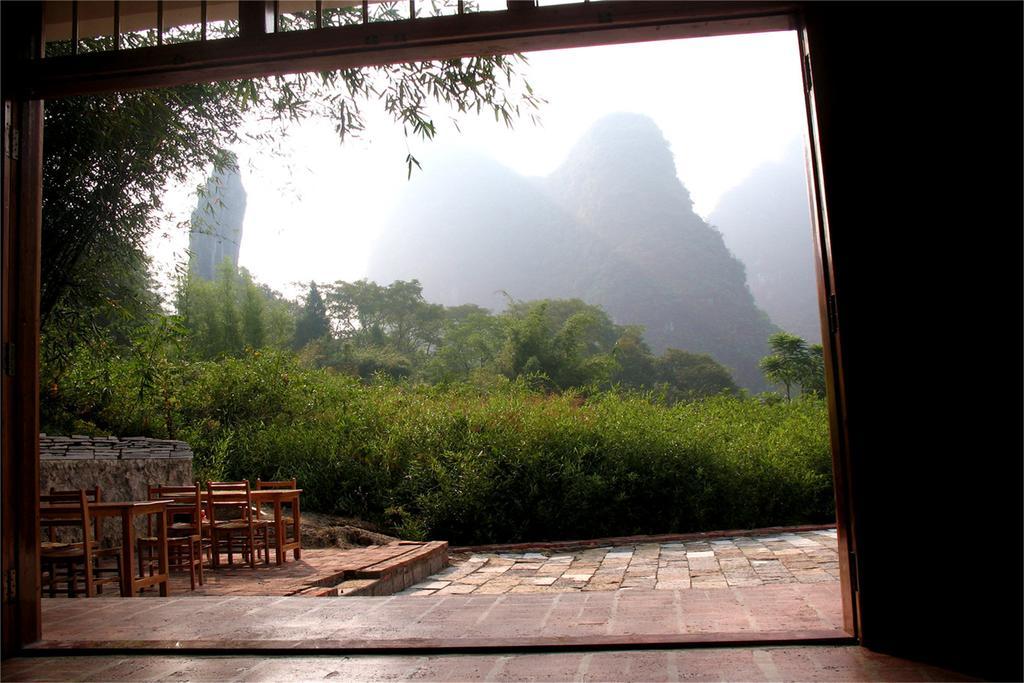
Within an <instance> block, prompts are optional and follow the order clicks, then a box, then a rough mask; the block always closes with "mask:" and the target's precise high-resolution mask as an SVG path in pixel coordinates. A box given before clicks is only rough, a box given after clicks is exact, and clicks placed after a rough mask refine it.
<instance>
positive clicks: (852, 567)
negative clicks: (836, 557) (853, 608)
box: [849, 550, 860, 593]
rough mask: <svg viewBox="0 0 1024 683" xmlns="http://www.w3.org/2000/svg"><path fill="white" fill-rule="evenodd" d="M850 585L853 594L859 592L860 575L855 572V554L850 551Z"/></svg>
mask: <svg viewBox="0 0 1024 683" xmlns="http://www.w3.org/2000/svg"><path fill="white" fill-rule="evenodd" d="M849 557H850V583H851V584H853V592H854V593H859V592H860V575H859V573H858V572H857V554H856V553H854V552H853V551H852V550H851V551H850V556H849Z"/></svg>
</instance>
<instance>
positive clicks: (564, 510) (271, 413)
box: [47, 353, 833, 543]
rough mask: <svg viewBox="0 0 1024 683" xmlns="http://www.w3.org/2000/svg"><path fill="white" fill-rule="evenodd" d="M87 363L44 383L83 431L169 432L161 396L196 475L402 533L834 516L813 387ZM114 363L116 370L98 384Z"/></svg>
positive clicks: (595, 531) (282, 360)
mask: <svg viewBox="0 0 1024 683" xmlns="http://www.w3.org/2000/svg"><path fill="white" fill-rule="evenodd" d="M84 360H85V359H83V362H81V363H78V364H77V365H76V367H77V368H79V370H78V372H77V373H76V374H74V375H71V376H68V377H66V378H65V384H64V385H62V386H61V387H54V388H53V389H52V390H53V392H55V394H54V396H51V397H50V399H51V400H50V401H49V403H50V404H51V405H56V404H59V405H61V406H62V411H59V412H54V411H52V410H51V411H50V413H49V414H48V415H47V418H48V420H49V421H50V423H51V425H53V423H54V422H55V421H57V422H59V421H61V420H63V421H64V422H65V424H64V425H63V429H64V430H67V429H76V430H79V431H81V430H85V429H87V428H88V427H89V426H90V425H89V424H88V423H87V422H85V421H84V420H85V419H93V429H94V431H96V430H98V427H97V425H101V426H105V427H106V429H107V430H109V431H112V432H119V431H122V429H127V428H132V429H138V428H142V429H144V430H145V429H148V430H149V433H152V434H154V435H164V434H163V431H162V430H163V429H164V427H163V425H164V421H162V420H145V419H142V417H140V416H143V415H148V414H153V415H157V414H160V412H161V410H162V409H163V408H164V407H165V404H166V402H167V399H166V397H167V396H168V394H173V401H172V404H173V408H174V411H175V414H174V423H175V424H176V425H179V428H178V434H177V435H176V436H177V437H178V438H183V439H186V440H188V441H189V442H190V443H191V444H192V446H193V448H194V449H195V452H196V468H197V474H198V475H199V476H203V477H225V478H232V479H234V478H243V477H247V478H249V479H255V478H256V477H263V478H278V477H291V476H295V477H297V478H298V479H299V481H300V482H301V484H302V488H303V489H304V495H303V503H304V505H305V506H306V507H307V508H308V509H313V510H320V511H323V512H331V513H338V514H343V515H351V516H357V517H360V518H363V519H366V520H370V521H374V522H377V523H379V524H382V525H383V526H385V527H386V528H388V529H391V530H394V531H396V532H399V533H401V534H402V535H404V536H406V537H423V538H425V537H431V538H444V539H448V540H450V541H452V542H456V543H480V542H500V541H519V540H526V539H529V540H540V539H556V538H579V537H594V536H605V535H617V534H633V533H659V532H682V531H692V530H700V529H722V528H743V527H757V526H767V525H775V524H792V523H801V522H818V521H826V520H829V519H831V518H832V515H833V512H832V509H833V503H832V489H831V466H830V456H829V445H828V444H829V440H828V423H827V418H826V411H825V407H824V404H823V402H822V401H820V400H819V399H815V398H809V397H808V398H802V399H798V400H795V401H792V402H786V401H778V400H776V401H764V400H760V399H757V398H741V397H735V396H722V397H717V398H710V399H705V400H701V401H695V402H690V403H678V404H675V405H672V406H668V405H666V404H664V403H663V402H659V401H658V400H655V399H654V398H652V397H650V396H646V395H642V394H617V393H613V392H598V393H595V394H591V395H589V396H586V397H584V396H583V395H582V394H579V393H573V392H567V393H563V394H560V395H546V394H544V393H541V392H539V391H536V390H532V389H530V388H528V385H527V383H526V382H522V381H515V382H511V381H507V380H501V379H499V380H492V381H491V383H490V384H488V385H486V386H483V387H480V386H470V385H468V384H456V385H449V386H445V387H441V386H406V385H398V384H394V383H391V382H384V381H382V382H377V383H372V384H365V383H361V382H359V381H358V380H357V379H353V378H351V377H349V376H346V375H340V374H332V373H329V372H327V371H314V370H308V369H304V368H302V367H300V366H299V365H298V364H297V363H296V362H295V361H294V360H293V359H292V358H291V357H289V356H287V355H285V354H277V353H251V354H249V355H247V356H244V357H242V358H237V359H223V360H221V361H218V362H213V361H209V362H193V363H191V364H189V365H187V366H185V367H181V368H178V369H177V372H175V373H167V375H166V376H167V377H168V378H170V379H169V380H168V381H171V382H173V383H174V386H173V387H171V388H164V389H163V390H151V391H148V392H142V393H139V392H138V391H133V390H132V389H131V387H133V386H138V385H139V382H137V381H133V380H131V379H130V377H129V376H130V375H131V367H133V366H132V364H131V363H129V362H128V361H125V360H120V359H116V358H115V359H112V360H109V361H107V362H106V363H105V368H104V369H103V370H100V369H98V368H93V369H92V370H91V371H90V370H89V366H88V364H87V363H85V362H84ZM136 365H137V364H136ZM112 375H116V376H118V377H119V381H118V382H116V383H113V384H105V383H103V384H105V386H104V388H103V390H102V391H101V390H98V389H97V387H98V386H100V384H101V383H102V378H103V377H110V376H112ZM90 382H91V383H90ZM116 387H122V390H121V395H119V394H118V392H117V389H116ZM126 387H127V388H126ZM58 398H59V399H60V400H59V401H58V400H56V399H58ZM93 402H100V403H102V406H97V405H93V404H92V403H93ZM97 418H98V419H97ZM52 428H56V429H58V430H61V429H62V426H61V425H59V424H57V425H53V426H51V429H52Z"/></svg>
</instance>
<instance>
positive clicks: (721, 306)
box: [368, 114, 776, 390]
mask: <svg viewBox="0 0 1024 683" xmlns="http://www.w3.org/2000/svg"><path fill="white" fill-rule="evenodd" d="M368 277H369V278H370V279H371V280H375V281H377V282H384V283H387V282H391V281H393V280H396V279H412V278H416V279H418V280H420V282H421V283H422V284H423V293H424V296H425V297H426V298H427V299H428V300H429V301H436V302H438V303H443V304H446V305H457V304H462V303H476V304H480V305H483V306H487V307H489V308H492V309H495V310H500V309H502V308H503V307H504V305H505V303H506V301H507V299H506V297H505V296H504V294H503V292H507V293H508V295H509V296H511V297H513V298H515V299H517V300H530V299H538V298H562V297H566V298H567V297H578V298H581V299H583V300H585V301H587V302H590V303H595V304H599V305H601V306H602V307H604V308H605V310H607V311H608V312H609V313H610V314H611V315H612V317H613V318H614V320H615V322H617V323H619V324H639V325H643V326H644V328H645V334H644V336H645V339H646V340H647V341H648V343H649V344H650V346H651V348H652V350H653V351H654V352H655V353H660V352H662V351H664V349H666V348H668V347H672V348H679V349H685V350H688V351H695V352H703V353H709V354H711V355H712V356H714V357H715V358H716V359H717V360H718V361H719V362H721V363H724V364H725V365H727V366H729V367H730V369H732V371H733V375H734V377H735V379H736V381H737V383H738V384H740V385H742V386H744V387H747V388H749V389H753V390H760V389H763V388H764V387H765V384H764V379H763V377H762V375H761V373H760V371H759V370H758V368H757V362H758V360H759V359H760V358H761V357H762V356H764V355H765V354H766V353H767V344H766V339H767V337H768V335H769V334H771V333H772V332H774V331H775V330H776V328H775V327H774V326H773V325H772V324H771V323H770V322H769V320H768V317H767V316H766V315H765V314H764V313H763V312H762V311H760V310H759V309H758V308H757V307H756V306H755V304H754V299H753V297H752V295H751V293H750V291H749V290H748V289H747V286H746V281H745V276H744V269H743V265H742V264H741V263H740V262H739V261H737V260H736V258H735V257H733V255H732V254H731V253H730V252H729V250H728V249H727V248H726V246H725V244H724V243H723V241H722V237H721V235H720V234H719V233H718V232H716V231H715V230H714V229H712V228H710V227H709V226H708V225H707V224H706V223H705V222H704V221H703V220H701V218H700V217H699V216H697V215H696V214H695V213H694V212H693V209H692V203H691V201H690V196H689V193H688V192H687V190H686V188H685V187H683V185H682V183H680V182H679V180H678V178H677V177H676V170H675V162H674V160H673V157H672V153H671V151H670V150H669V148H668V143H667V142H666V141H665V139H664V136H663V135H662V133H661V131H660V130H659V129H658V127H657V126H656V125H655V124H654V122H653V121H651V120H650V119H649V118H647V117H646V116H641V115H636V114H615V115H611V116H608V117H605V118H604V119H602V120H601V121H599V122H598V123H597V124H595V125H594V127H593V128H592V129H591V130H589V131H588V132H586V133H585V134H584V135H583V136H582V138H581V139H580V140H579V142H578V143H577V144H576V145H575V146H574V148H573V149H572V151H571V152H570V154H569V156H568V158H567V159H566V160H565V162H564V163H563V164H562V165H561V167H559V168H558V169H557V170H556V171H555V172H554V173H552V174H551V176H549V177H547V178H544V179H527V178H524V177H522V176H519V175H518V174H516V173H514V172H513V171H511V170H509V169H507V168H504V167H503V166H501V165H500V164H498V163H497V162H495V161H493V160H489V159H485V158H481V157H477V156H471V155H463V156H461V157H459V158H452V159H449V160H447V161H445V162H444V163H435V164H432V165H431V166H430V168H429V169H428V172H425V173H423V174H422V175H421V177H419V178H417V179H415V180H414V181H413V182H411V183H410V184H409V187H408V189H407V190H406V192H404V193H403V196H402V197H401V199H400V200H399V201H398V202H397V207H396V209H395V212H394V214H393V216H392V219H391V220H390V221H389V224H388V226H387V228H386V230H385V233H384V235H383V237H382V239H381V240H380V241H379V242H378V244H377V247H376V250H375V252H374V254H373V256H372V257H371V260H370V267H369V273H368Z"/></svg>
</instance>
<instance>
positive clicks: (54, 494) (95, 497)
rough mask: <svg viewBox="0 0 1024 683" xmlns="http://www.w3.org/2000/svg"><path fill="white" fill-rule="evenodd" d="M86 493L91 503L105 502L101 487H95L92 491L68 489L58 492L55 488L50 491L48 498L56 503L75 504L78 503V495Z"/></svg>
mask: <svg viewBox="0 0 1024 683" xmlns="http://www.w3.org/2000/svg"><path fill="white" fill-rule="evenodd" d="M82 491H85V497H86V498H87V499H88V500H89V502H90V503H101V502H103V492H102V491H100V487H99V486H94V487H92V488H91V489H67V490H64V491H58V490H57V489H55V488H51V489H50V494H49V495H48V496H47V498H48V499H49V500H50V501H52V502H55V503H59V502H62V501H63V502H67V503H75V502H77V501H78V494H79V493H80V492H82Z"/></svg>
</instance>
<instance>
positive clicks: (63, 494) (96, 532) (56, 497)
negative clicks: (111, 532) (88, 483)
mask: <svg viewBox="0 0 1024 683" xmlns="http://www.w3.org/2000/svg"><path fill="white" fill-rule="evenodd" d="M81 490H82V489H71V490H64V491H59V490H57V489H55V488H50V494H49V496H48V497H47V500H48V501H49V503H50V504H51V505H53V504H67V505H77V504H78V494H79V492H80V491H81ZM85 497H86V499H87V500H88V501H89V504H90V505H91V504H93V503H99V502H102V501H103V493H102V492H101V491H100V487H99V486H94V487H92V488H91V489H85ZM43 526H44V527H46V528H47V530H48V533H47V540H46V541H43V547H46V546H47V544H50V545H66V543H63V544H62V543H60V542H59V541H58V539H57V528H58V527H62V526H66V527H73V528H75V529H78V528H79V527H78V524H77V522H72V523H70V524H69V523H67V522H66V521H65V522H63V523H62V522H61V521H60V520H49V521H47V522H46V523H45V524H43ZM92 529H93V536H92V537H93V539H94V540H95V539H98V538H99V537H100V520H98V519H94V520H93V525H92ZM75 541H76V542H77V541H78V539H77V538H76V539H75Z"/></svg>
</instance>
